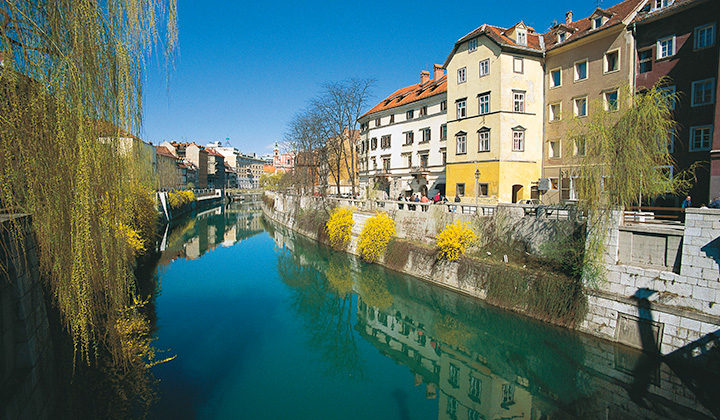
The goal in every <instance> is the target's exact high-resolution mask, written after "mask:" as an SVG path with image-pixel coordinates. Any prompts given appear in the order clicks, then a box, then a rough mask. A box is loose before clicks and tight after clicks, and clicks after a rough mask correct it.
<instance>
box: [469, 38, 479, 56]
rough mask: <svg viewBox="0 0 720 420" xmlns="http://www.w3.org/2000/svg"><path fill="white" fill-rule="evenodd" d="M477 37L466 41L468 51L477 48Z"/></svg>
mask: <svg viewBox="0 0 720 420" xmlns="http://www.w3.org/2000/svg"><path fill="white" fill-rule="evenodd" d="M477 45H478V44H477V38H473V39H471V40H469V41H468V52H469V53H471V52H473V51H475V50H477Z"/></svg>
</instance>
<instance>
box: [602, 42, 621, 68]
mask: <svg viewBox="0 0 720 420" xmlns="http://www.w3.org/2000/svg"><path fill="white" fill-rule="evenodd" d="M610 54H616V58H615V66H616V67H617V68H615V69H610V68H609V67H610V66H609V63H608V56H610ZM618 71H620V48H618V49H615V50H611V51H608V52H606V53H605V56H604V57H603V74H608V73H615V72H618Z"/></svg>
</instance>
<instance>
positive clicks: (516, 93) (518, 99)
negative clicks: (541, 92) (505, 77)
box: [512, 90, 525, 113]
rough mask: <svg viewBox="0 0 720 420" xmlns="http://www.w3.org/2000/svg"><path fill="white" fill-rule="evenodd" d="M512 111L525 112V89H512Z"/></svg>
mask: <svg viewBox="0 0 720 420" xmlns="http://www.w3.org/2000/svg"><path fill="white" fill-rule="evenodd" d="M512 93H513V112H522V113H524V112H525V91H524V90H513V91H512Z"/></svg>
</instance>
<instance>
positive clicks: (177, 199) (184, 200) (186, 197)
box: [168, 191, 197, 209]
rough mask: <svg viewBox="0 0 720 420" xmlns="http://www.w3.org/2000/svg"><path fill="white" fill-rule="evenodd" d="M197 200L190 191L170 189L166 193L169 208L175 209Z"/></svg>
mask: <svg viewBox="0 0 720 420" xmlns="http://www.w3.org/2000/svg"><path fill="white" fill-rule="evenodd" d="M195 200H197V198H195V194H194V193H193V192H192V191H171V192H170V193H168V204H170V208H171V209H177V208H180V207H182V206H184V205H185V204H188V203H192V202H193V201H195Z"/></svg>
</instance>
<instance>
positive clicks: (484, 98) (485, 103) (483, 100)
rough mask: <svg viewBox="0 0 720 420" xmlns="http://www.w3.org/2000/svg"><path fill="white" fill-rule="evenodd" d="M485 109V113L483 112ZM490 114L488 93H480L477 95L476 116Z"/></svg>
mask: <svg viewBox="0 0 720 420" xmlns="http://www.w3.org/2000/svg"><path fill="white" fill-rule="evenodd" d="M483 107H485V108H486V109H485V112H483ZM489 113H490V92H486V93H481V94H480V95H478V115H485V114H489Z"/></svg>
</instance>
